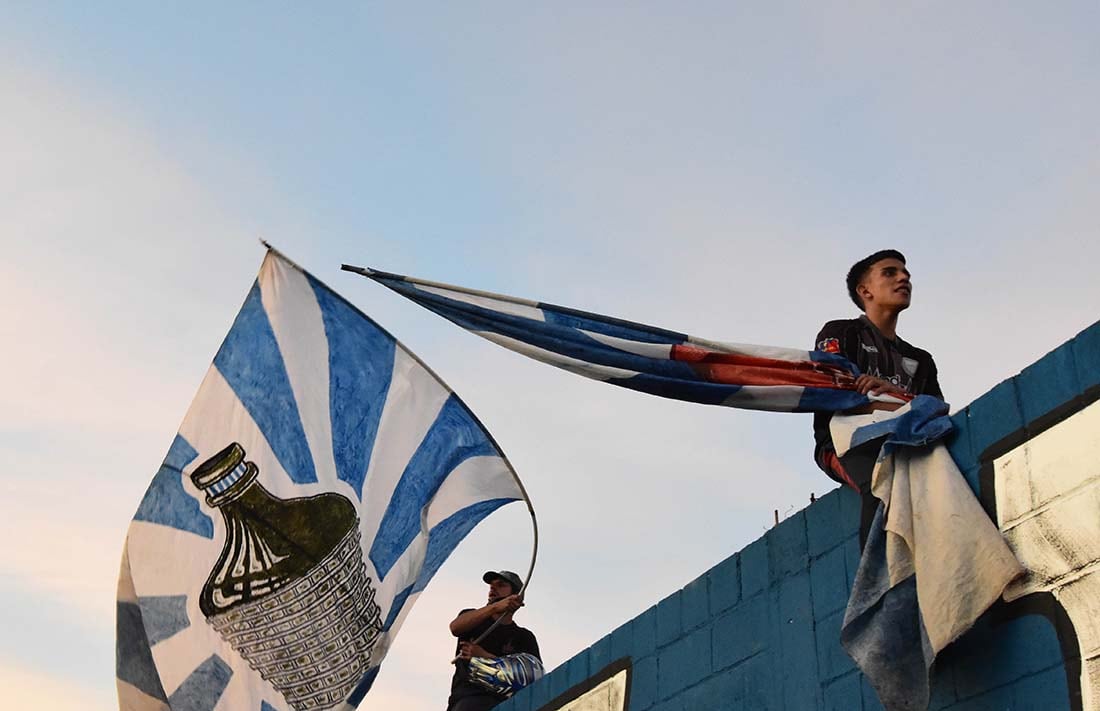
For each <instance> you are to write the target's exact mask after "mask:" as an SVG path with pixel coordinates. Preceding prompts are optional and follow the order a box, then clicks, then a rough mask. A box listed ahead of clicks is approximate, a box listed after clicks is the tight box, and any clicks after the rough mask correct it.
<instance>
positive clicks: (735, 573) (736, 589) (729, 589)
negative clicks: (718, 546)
mask: <svg viewBox="0 0 1100 711" xmlns="http://www.w3.org/2000/svg"><path fill="white" fill-rule="evenodd" d="M707 587H708V589H709V595H708V597H709V598H710V614H711V616H715V615H718V614H719V613H721V612H724V611H726V610H728V609H729V608H730V607H732V606H734V605H736V604H737V603H738V601H739V600H740V599H741V556H739V555H731V556H730V557H729V558H726V559H725V560H724V561H722V562H721V563H719V564H718V565H716V566H714V567H713V568H711V569H710V571H709V572H708V573H707Z"/></svg>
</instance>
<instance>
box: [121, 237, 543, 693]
mask: <svg viewBox="0 0 1100 711" xmlns="http://www.w3.org/2000/svg"><path fill="white" fill-rule="evenodd" d="M520 499H526V496H525V494H524V492H523V488H522V485H521V484H520V483H519V479H518V478H517V477H516V475H515V472H514V471H513V470H512V468H511V466H510V465H509V464H508V461H507V460H506V459H505V457H504V456H503V454H502V453H501V452H500V450H499V448H498V447H497V446H496V444H495V443H494V442H493V440H492V438H491V437H490V436H489V434H488V433H487V432H486V431H485V429H484V428H483V427H482V426H481V424H480V423H479V422H478V421H477V419H476V418H475V417H474V415H473V414H472V413H471V412H470V410H469V409H468V408H467V407H466V406H465V405H464V404H463V403H462V401H461V400H459V399H458V397H457V396H455V394H454V393H453V392H451V390H450V389H449V388H448V387H447V386H446V385H445V384H443V383H442V382H441V381H440V380H439V378H438V377H436V376H435V374H433V373H432V372H431V371H430V370H429V369H428V368H427V367H426V366H425V365H424V364H423V363H421V362H420V361H419V360H418V359H417V358H416V356H414V355H413V354H412V353H410V352H409V351H407V350H406V349H405V348H403V347H402V346H401V344H400V343H398V342H397V341H396V340H395V339H394V338H393V337H392V336H391V335H390V334H389V333H387V332H386V331H385V330H384V329H382V328H381V327H380V326H378V324H376V323H375V322H374V321H372V320H371V319H370V318H368V317H367V316H365V315H364V314H363V313H361V312H360V311H358V310H357V309H356V308H355V307H353V306H352V305H351V304H349V303H348V302H347V301H345V300H344V299H343V298H341V297H340V296H339V295H338V294H336V293H335V292H333V291H332V290H330V289H329V288H327V287H326V286H325V285H324V284H322V283H320V282H319V281H317V280H316V279H314V278H313V277H312V276H310V275H309V274H308V273H306V272H304V271H302V270H301V269H300V268H298V267H297V266H296V265H294V264H292V263H291V262H289V261H288V260H286V259H285V258H283V257H282V256H281V255H279V254H278V253H276V252H274V251H269V253H268V255H267V258H266V259H265V260H264V262H263V266H262V267H261V269H260V274H259V278H258V279H257V281H256V283H255V284H254V285H253V286H252V289H251V290H250V291H249V293H248V297H247V298H246V299H245V302H244V306H243V307H242V308H241V311H240V313H239V314H238V315H237V318H236V320H235V321H234V323H233V327H232V328H231V329H230V331H229V334H228V335H227V336H226V338H225V341H224V343H222V346H221V348H220V349H219V351H218V354H217V355H216V356H215V358H214V362H213V365H212V366H211V368H210V370H209V371H208V372H207V374H206V377H205V379H204V380H203V382H202V385H201V386H200V387H199V391H198V394H197V395H196V396H195V400H194V402H193V403H192V405H191V408H190V410H188V412H187V415H186V416H185V418H184V420H183V424H182V425H181V426H180V429H179V432H178V433H177V435H176V437H175V439H174V441H173V442H172V445H171V447H170V448H169V450H168V455H167V457H165V460H164V464H163V465H162V466H161V468H160V470H159V471H158V472H157V473H156V475H155V476H154V477H153V482H152V484H151V485H150V486H149V490H148V492H147V493H146V494H145V497H144V498H143V499H142V501H141V504H140V506H139V507H138V510H137V513H136V514H135V515H134V520H133V522H132V524H131V526H130V530H129V533H128V535H127V538H126V547H125V551H124V553H123V559H122V570H121V573H120V576H119V587H118V637H117V676H118V692H119V706H120V708H121V709H123V710H124V711H153V710H154V709H156V710H158V711H164V710H166V709H170V710H172V711H180V710H182V709H186V710H187V711H217V710H229V709H232V710H233V711H274V710H276V709H278V710H280V711H284V710H285V711H289V710H294V711H303V710H305V709H334V708H336V709H350V708H354V707H356V706H357V705H358V704H359V702H360V701H361V700H362V698H363V695H364V694H365V693H366V692H367V690H368V689H369V688H370V685H371V683H372V682H373V680H374V677H375V675H376V674H377V672H378V668H379V665H380V664H381V662H382V659H383V657H385V654H386V651H387V649H388V648H389V647H390V645H391V643H392V641H393V639H394V636H395V635H396V633H397V631H398V629H399V628H400V626H401V623H402V621H403V620H404V618H405V616H406V615H407V613H408V611H409V609H410V608H411V607H412V605H413V602H414V601H415V599H416V598H417V595H418V594H419V593H420V591H421V590H423V589H424V587H425V585H426V584H427V583H428V581H429V580H430V579H431V578H432V576H433V575H434V574H435V572H436V571H437V570H438V569H439V567H440V565H441V564H442V563H443V561H444V560H445V559H446V558H447V556H448V555H449V554H450V553H451V551H452V550H454V548H455V547H456V546H457V545H458V543H459V541H461V540H462V538H463V537H464V536H465V535H466V534H467V533H468V532H469V531H470V530H471V529H472V528H473V527H474V526H475V525H476V524H477V523H478V522H479V521H481V520H482V519H483V518H485V517H486V516H487V515H489V514H490V513H491V512H493V511H494V510H496V509H497V508H499V507H500V506H502V505H504V504H507V503H509V502H511V501H517V500H520Z"/></svg>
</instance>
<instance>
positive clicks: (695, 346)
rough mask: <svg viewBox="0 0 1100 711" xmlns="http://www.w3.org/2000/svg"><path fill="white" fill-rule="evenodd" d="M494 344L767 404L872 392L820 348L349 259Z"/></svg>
mask: <svg viewBox="0 0 1100 711" xmlns="http://www.w3.org/2000/svg"><path fill="white" fill-rule="evenodd" d="M344 269H345V270H347V271H353V272H357V273H359V274H362V275H364V276H366V277H369V278H371V279H374V280H375V281H377V282H379V283H380V284H383V285H385V286H388V287H389V288H390V289H393V290H394V291H396V292H397V293H399V294H401V295H402V296H405V297H407V298H409V299H411V300H412V301H415V302H416V303H418V304H420V305H421V306H423V307H425V308H427V309H429V310H431V311H434V312H435V313H437V314H439V315H440V316H442V317H443V318H445V319H448V320H449V321H452V322H453V323H455V324H458V325H459V326H461V327H463V328H465V329H467V330H469V331H473V332H474V333H476V334H478V335H479V336H482V337H484V338H486V339H488V340H490V341H492V342H493V343H496V344H498V345H500V346H504V347H505V348H508V349H510V350H513V351H516V352H517V353H522V354H524V355H526V356H529V357H531V358H534V359H535V360H539V361H542V362H543V363H548V364H550V365H553V366H557V367H558V368H562V369H564V370H568V371H570V372H572V373H576V374H578V375H583V376H585V377H588V378H593V379H595V380H602V381H604V382H607V383H611V384H613V385H619V386H621V387H625V388H630V389H631V390H638V391H641V392H645V393H650V394H651V395H660V396H662V397H668V398H675V399H677V400H687V401H689V402H698V403H703V404H707V405H725V406H727V407H737V408H742V409H748V410H770V411H774V412H819V411H820V412H835V411H838V410H848V409H851V408H854V407H858V406H859V405H864V404H866V403H867V402H869V401H871V400H879V401H884V402H895V403H898V402H907V401H908V400H909V399H911V398H909V397H907V396H891V395H885V394H884V395H877V396H870V397H868V396H867V395H862V394H860V393H859V392H858V391H857V390H856V389H855V381H856V377H857V376H858V375H859V374H860V373H859V369H858V368H857V367H856V366H855V364H854V363H851V362H850V361H848V360H847V359H846V358H844V357H843V356H840V355H837V354H835V353H825V352H822V351H804V350H797V349H794V348H776V347H772V346H754V345H745V344H740V343H723V342H719V341H710V340H706V339H702V338H696V337H694V336H689V335H687V334H684V333H677V332H675V331H669V330H667V329H663V328H657V327H655V326H646V325H645V324H640V323H633V322H631V321H624V320H622V319H617V318H613V317H610V316H602V315H600V314H595V313H589V312H587V311H578V310H576V309H570V308H566V307H563V306H554V305H552V304H546V303H542V302H537V301H529V300H526V299H518V298H515V297H513V296H504V295H501V294H493V293H490V292H486V291H477V290H474V289H466V288H463V287H458V286H452V285H450V284H441V283H439V282H431V281H425V280H423V279H414V278H412V277H407V276H402V275H400V274H390V273H388V272H382V271H377V270H374V269H365V268H362V267H351V266H348V265H344Z"/></svg>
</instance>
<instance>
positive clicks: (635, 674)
mask: <svg viewBox="0 0 1100 711" xmlns="http://www.w3.org/2000/svg"><path fill="white" fill-rule="evenodd" d="M656 701H657V657H646V658H645V659H639V660H637V661H635V662H634V669H633V670H632V672H631V676H630V709H631V711H645V709H648V708H649V707H650V706H652V705H653V704H654V703H655V702H656Z"/></svg>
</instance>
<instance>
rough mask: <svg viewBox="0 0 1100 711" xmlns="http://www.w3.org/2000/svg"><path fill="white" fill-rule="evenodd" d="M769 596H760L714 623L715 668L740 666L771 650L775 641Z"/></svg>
mask: <svg viewBox="0 0 1100 711" xmlns="http://www.w3.org/2000/svg"><path fill="white" fill-rule="evenodd" d="M768 608H769V606H768V600H767V597H766V596H764V595H757V596H756V597H753V598H750V599H749V600H746V601H744V602H742V603H741V604H740V605H738V606H736V607H734V608H733V609H731V610H730V611H729V612H727V613H725V614H724V615H722V616H721V617H719V618H718V619H716V620H715V621H714V635H713V638H712V641H711V644H712V646H713V660H714V668H715V669H723V668H725V667H728V666H730V665H732V664H736V663H738V662H740V661H742V660H744V659H747V658H748V657H751V656H752V655H754V654H759V653H760V652H762V651H764V650H765V649H767V648H768V645H769V643H770V641H771V627H770V625H769V618H770V611H769V609H768Z"/></svg>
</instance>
